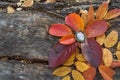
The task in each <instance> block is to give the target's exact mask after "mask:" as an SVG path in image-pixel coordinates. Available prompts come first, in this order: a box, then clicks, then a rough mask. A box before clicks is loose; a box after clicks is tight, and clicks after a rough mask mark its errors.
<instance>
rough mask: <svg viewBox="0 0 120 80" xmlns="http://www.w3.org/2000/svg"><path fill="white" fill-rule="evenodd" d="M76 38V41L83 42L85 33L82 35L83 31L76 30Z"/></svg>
mask: <svg viewBox="0 0 120 80" xmlns="http://www.w3.org/2000/svg"><path fill="white" fill-rule="evenodd" d="M76 39H77V41H79V42H84V40H85V35H84V33H83V32H77V33H76Z"/></svg>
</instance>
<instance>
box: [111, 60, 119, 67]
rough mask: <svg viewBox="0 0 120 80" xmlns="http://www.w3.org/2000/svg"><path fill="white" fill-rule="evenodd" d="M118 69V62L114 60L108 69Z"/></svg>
mask: <svg viewBox="0 0 120 80" xmlns="http://www.w3.org/2000/svg"><path fill="white" fill-rule="evenodd" d="M117 67H120V60H114V61H113V62H112V64H111V66H110V68H117Z"/></svg>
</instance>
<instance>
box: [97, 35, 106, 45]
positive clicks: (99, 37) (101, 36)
mask: <svg viewBox="0 0 120 80" xmlns="http://www.w3.org/2000/svg"><path fill="white" fill-rule="evenodd" d="M105 37H106V36H105V34H102V35H100V36H98V37H96V41H97V42H98V43H99V44H100V45H103V43H104V41H105Z"/></svg>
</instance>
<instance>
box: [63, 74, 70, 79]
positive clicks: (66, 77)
mask: <svg viewBox="0 0 120 80" xmlns="http://www.w3.org/2000/svg"><path fill="white" fill-rule="evenodd" d="M62 80H70V76H69V75H67V76H65V77H63V79H62Z"/></svg>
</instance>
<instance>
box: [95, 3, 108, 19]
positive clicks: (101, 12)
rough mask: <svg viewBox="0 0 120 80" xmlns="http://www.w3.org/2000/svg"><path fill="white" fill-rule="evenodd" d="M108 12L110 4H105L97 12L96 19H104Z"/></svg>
mask: <svg viewBox="0 0 120 80" xmlns="http://www.w3.org/2000/svg"><path fill="white" fill-rule="evenodd" d="M107 11H108V3H107V2H103V3H102V4H101V5H100V6H99V8H98V9H97V11H96V18H97V19H102V18H103V17H104V16H105V15H106V13H107Z"/></svg>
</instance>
